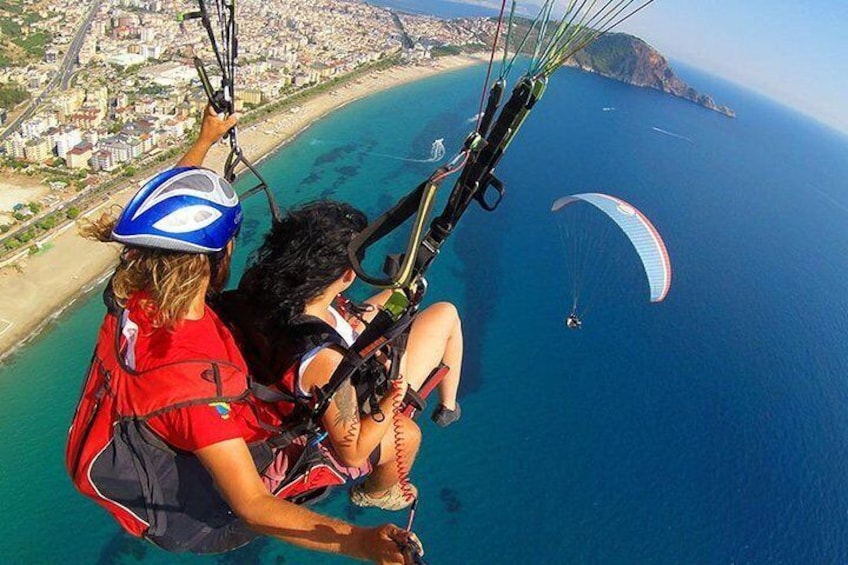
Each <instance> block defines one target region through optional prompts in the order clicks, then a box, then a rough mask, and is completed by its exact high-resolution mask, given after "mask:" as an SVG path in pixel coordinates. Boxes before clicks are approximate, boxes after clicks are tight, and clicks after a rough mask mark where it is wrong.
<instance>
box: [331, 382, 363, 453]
mask: <svg viewBox="0 0 848 565" xmlns="http://www.w3.org/2000/svg"><path fill="white" fill-rule="evenodd" d="M333 401H334V402H335V403H336V408H338V410H339V413H338V414H336V418H335V422H334V423H335V425H336V426H343V427H344V428H345V429H346V430H347V431H346V433H345V435H344V437H343V438H342V440H341V444H342V445H343V446H345V447H347V446H349V445H351V444H353V440H354V438H356V436H357V432H358V431H359V407H358V406H357V403H356V390H355V389H354V388H353V387H352V386H346V387H343V388H342V389H341V390H339V391H338V392H337V393H336V396H335V398H334V399H333Z"/></svg>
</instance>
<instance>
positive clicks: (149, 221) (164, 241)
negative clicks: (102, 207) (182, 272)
mask: <svg viewBox="0 0 848 565" xmlns="http://www.w3.org/2000/svg"><path fill="white" fill-rule="evenodd" d="M241 220H242V213H241V204H239V199H238V195H236V193H235V191H234V190H233V187H232V186H231V185H230V183H228V182H227V181H226V180H224V179H222V178H221V177H219V176H218V175H216V174H215V173H214V172H212V171H210V170H209V169H203V168H200V167H175V168H173V169H170V170H167V171H164V172H162V173H159V174H158V175H156V176H155V177H153V178H152V179H150V180H149V181H147V182H146V183H145V184H144V186H142V187H141V189H140V190H139V191H138V192H137V193H136V195H135V196H133V198H132V200H130V202H129V203H128V204H127V206H126V208H124V211H123V212H122V213H121V217H120V218H118V223H117V224H116V225H115V228H114V230H112V239H114V240H115V241H119V242H121V243H124V244H128V245H138V246H141V247H153V248H156V249H168V250H171V251H182V252H186V253H212V252H214V251H220V250H221V249H223V248H224V247H226V245H227V243H228V242H229V241H230V240H231V239H232V238H233V237H234V236H235V234H236V232H238V228H239V225H241Z"/></svg>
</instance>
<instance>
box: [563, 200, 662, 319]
mask: <svg viewBox="0 0 848 565" xmlns="http://www.w3.org/2000/svg"><path fill="white" fill-rule="evenodd" d="M581 203H586V204H590V205H591V206H593V207H594V208H596V209H598V210H600V211H601V212H603V213H604V214H606V215H607V216H608V217H609V218H610V219H611V220H612V221H613V222H614V223H615V224H616V225H617V226H618V228H620V230H621V231H622V232H624V234H625V235H626V236H627V238H628V240H629V241H630V243H631V244H632V245H633V248H634V249H635V250H636V252H637V253H638V255H639V259H640V260H641V263H642V267H643V268H644V270H645V275H646V276H647V279H648V286H649V288H650V300H651V302H661V301H662V300H663V299H665V297H666V296H667V295H668V291H669V290H670V289H671V260H670V259H669V255H668V250H667V249H666V246H665V242H663V239H662V237H661V236H660V234H659V232H658V231H657V229H656V228H655V227H654V225H653V224H652V223H651V222H650V220H648V218H647V217H645V215H644V214H643V213H642V212H640V211H639V210H638V209H636V208H635V207H634V206H632V205H631V204H628V203H627V202H625V201H624V200H621V199H620V198H616V197H614V196H610V195H608V194H600V193H584V194H572V195H570V196H564V197H562V198H560V199H558V200H556V201H555V202H554V203H553V206H552V207H551V211H552V212H559V211H561V210H563V209H570V208H571V207H572V206H575V205H580V204H581ZM569 223H570V224H577V223H579V222H577V221H576V220H574V219H572V221H571V222H569ZM583 231H585V230H583V226H581V225H570V226H569V232H570V233H569V236H567V237H566V236H565V235H563V240H564V243H567V244H568V247H569V250H568V253H570V254H571V257H569V259H570V262H571V269H570V270H571V271H572V273H571V274H572V276H573V277H574V279H575V280H574V301H573V305H572V310H571V314H570V315H569V316H568V318H567V319H566V326H567V327H568V328H569V329H579V328H580V326H581V325H582V320H581V318H580V317H578V312H579V311H580V310H579V308H580V306H581V304H580V303H579V302H580V296H581V289H582V288H583V287H584V286H585V285H586V284H596V283H598V282H600V281H582V280H579V279H580V277H581V276H582V274H583V273H585V271H586V269H585V265H581V264H578V263H586V262H589V261H593V262H594V261H603V260H604V259H603V258H599V257H597V255H599V254H600V253H599V250H590V251H586V250H585V249H582V250H581V249H580V247H581V245H580V243H581V241H588V242H592V243H597V241H596V240H597V239H599V238H600V235H597V234H586V233H581V232H583ZM566 239H569V240H571V241H568V242H567V241H566ZM583 247H585V246H583Z"/></svg>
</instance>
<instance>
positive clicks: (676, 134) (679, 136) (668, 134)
mask: <svg viewBox="0 0 848 565" xmlns="http://www.w3.org/2000/svg"><path fill="white" fill-rule="evenodd" d="M651 129H652V130H654V131H655V132H658V133H661V134H663V135H667V136H669V137H676V138H677V139H682V140H683V141H688V142H689V143H695V141H694V140H693V139H692V138H689V137H686V136H685V135H680V134H679V133H674V132H673V131H668V130H665V129H662V128H658V127H653V128H651Z"/></svg>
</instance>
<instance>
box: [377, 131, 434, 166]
mask: <svg viewBox="0 0 848 565" xmlns="http://www.w3.org/2000/svg"><path fill="white" fill-rule="evenodd" d="M370 154H371V155H377V156H379V157H385V158H386V159H395V160H396V161H405V162H407V163H437V162H439V161H441V160H442V159H444V158H445V138H443V137H441V138H439V139H437V140H435V141H434V142H433V144H432V145H431V146H430V156H429V157H427V158H426V159H411V158H409V157H399V156H397V155H389V154H388V153H370Z"/></svg>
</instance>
